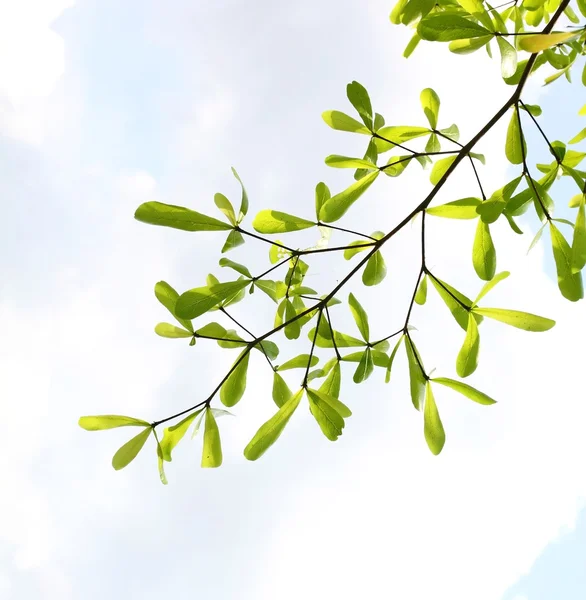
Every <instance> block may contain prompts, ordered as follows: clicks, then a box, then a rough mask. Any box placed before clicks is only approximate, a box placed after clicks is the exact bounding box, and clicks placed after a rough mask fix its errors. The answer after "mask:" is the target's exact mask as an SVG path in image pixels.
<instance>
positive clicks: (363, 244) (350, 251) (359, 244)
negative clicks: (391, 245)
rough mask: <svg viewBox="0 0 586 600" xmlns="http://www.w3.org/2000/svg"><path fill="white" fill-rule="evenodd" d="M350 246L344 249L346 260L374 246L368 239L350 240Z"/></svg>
mask: <svg viewBox="0 0 586 600" xmlns="http://www.w3.org/2000/svg"><path fill="white" fill-rule="evenodd" d="M348 246H351V247H350V248H346V250H344V258H345V259H346V260H350V259H351V258H352V257H353V256H355V255H356V254H358V253H359V252H364V251H365V250H368V248H372V246H370V245H369V242H368V240H356V241H355V242H350V243H349V244H348Z"/></svg>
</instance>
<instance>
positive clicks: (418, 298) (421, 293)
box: [415, 275, 427, 306]
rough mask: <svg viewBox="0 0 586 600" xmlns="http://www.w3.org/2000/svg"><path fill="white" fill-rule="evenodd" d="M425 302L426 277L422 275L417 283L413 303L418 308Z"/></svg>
mask: <svg viewBox="0 0 586 600" xmlns="http://www.w3.org/2000/svg"><path fill="white" fill-rule="evenodd" d="M426 300H427V275H424V276H423V277H422V278H421V281H420V282H419V286H418V287H417V293H416V294H415V302H417V304H419V305H420V306H423V305H424V304H425V301H426Z"/></svg>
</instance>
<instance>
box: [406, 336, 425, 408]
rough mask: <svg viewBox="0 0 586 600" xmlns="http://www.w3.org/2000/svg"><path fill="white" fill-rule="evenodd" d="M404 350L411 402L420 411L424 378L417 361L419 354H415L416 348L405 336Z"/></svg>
mask: <svg viewBox="0 0 586 600" xmlns="http://www.w3.org/2000/svg"><path fill="white" fill-rule="evenodd" d="M405 350H406V351H407V361H408V363H409V385H410V388H411V401H412V402H413V406H414V407H415V408H416V409H417V410H421V403H422V401H423V395H424V391H425V377H424V375H423V372H422V370H421V367H420V366H419V362H418V360H417V357H419V353H418V352H417V348H416V347H415V344H414V343H413V341H412V340H411V338H410V337H409V336H407V339H406V341H405ZM420 360H421V359H420Z"/></svg>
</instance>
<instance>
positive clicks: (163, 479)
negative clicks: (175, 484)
mask: <svg viewBox="0 0 586 600" xmlns="http://www.w3.org/2000/svg"><path fill="white" fill-rule="evenodd" d="M153 433H154V434H155V440H156V441H157V463H158V467H159V478H160V479H161V483H162V484H163V485H167V484H168V483H169V482H168V481H167V476H166V475H165V463H164V459H163V450H162V449H161V444H160V443H159V438H158V437H157V431H156V430H155V429H153Z"/></svg>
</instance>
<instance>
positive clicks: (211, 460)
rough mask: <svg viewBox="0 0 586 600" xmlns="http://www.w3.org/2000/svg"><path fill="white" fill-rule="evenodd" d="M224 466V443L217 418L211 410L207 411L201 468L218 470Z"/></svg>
mask: <svg viewBox="0 0 586 600" xmlns="http://www.w3.org/2000/svg"><path fill="white" fill-rule="evenodd" d="M221 464H222V442H221V440H220V430H219V429H218V424H217V423H216V418H215V417H214V413H213V412H212V411H211V410H209V409H208V410H206V416H205V429H204V433H203V450H202V453H201V466H202V467H204V468H212V469H214V468H216V467H219V466H220V465H221Z"/></svg>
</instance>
